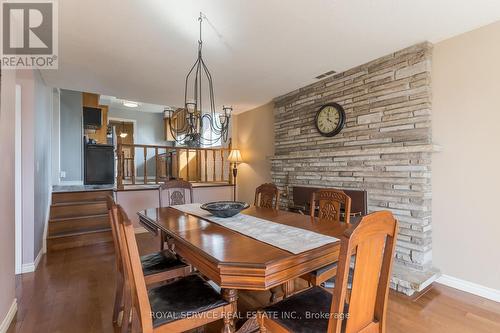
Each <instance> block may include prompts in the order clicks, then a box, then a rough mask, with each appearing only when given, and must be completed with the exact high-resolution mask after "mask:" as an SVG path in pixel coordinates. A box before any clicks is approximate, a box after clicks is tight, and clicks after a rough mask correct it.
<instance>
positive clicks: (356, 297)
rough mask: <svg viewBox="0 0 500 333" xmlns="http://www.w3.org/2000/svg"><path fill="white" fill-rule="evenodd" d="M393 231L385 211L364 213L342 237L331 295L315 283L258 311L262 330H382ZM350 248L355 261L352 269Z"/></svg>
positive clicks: (352, 332)
mask: <svg viewBox="0 0 500 333" xmlns="http://www.w3.org/2000/svg"><path fill="white" fill-rule="evenodd" d="M397 232H398V222H397V220H396V219H394V216H393V215H392V213H391V212H389V211H380V212H375V213H372V214H369V215H366V216H365V217H363V218H362V219H361V221H360V222H359V224H358V225H357V226H355V227H354V226H353V227H352V228H349V229H348V230H346V232H345V233H344V235H343V236H342V237H341V239H340V242H341V245H340V255H339V267H338V274H337V277H336V280H337V281H336V282H337V284H336V285H335V288H334V290H333V296H332V294H330V293H329V292H328V291H327V290H325V289H324V288H322V287H318V286H315V287H312V288H310V289H307V290H305V291H303V292H300V293H298V294H295V295H293V296H291V297H289V298H286V299H284V300H283V301H281V302H278V303H276V304H273V305H270V306H268V307H266V308H265V309H263V310H262V311H259V312H258V314H257V321H258V323H259V327H260V332H261V333H264V332H268V330H269V332H273V333H284V332H317V333H321V332H328V333H341V332H344V333H358V332H370V333H371V332H373V333H375V332H378V333H384V332H385V330H386V311H387V298H388V293H389V282H390V276H391V269H392V262H393V258H394V249H395V245H396V237H397ZM353 252H356V262H355V266H354V270H351V269H350V262H351V253H353ZM350 275H351V276H350ZM349 280H351V283H352V286H351V289H350V291H349V294H350V297H349V300H348V302H346V301H347V299H346V298H347V294H348V282H349ZM287 314H293V316H291V315H287Z"/></svg>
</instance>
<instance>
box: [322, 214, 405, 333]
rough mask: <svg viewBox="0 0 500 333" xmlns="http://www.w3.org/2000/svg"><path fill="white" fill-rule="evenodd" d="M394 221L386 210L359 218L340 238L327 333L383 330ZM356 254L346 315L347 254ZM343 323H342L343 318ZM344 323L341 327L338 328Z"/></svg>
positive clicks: (394, 227) (394, 242)
mask: <svg viewBox="0 0 500 333" xmlns="http://www.w3.org/2000/svg"><path fill="white" fill-rule="evenodd" d="M397 233H398V222H397V220H396V219H395V218H394V216H393V215H392V213H390V212H388V211H381V212H376V213H372V214H369V215H367V216H365V217H363V218H362V219H361V221H360V223H359V225H358V226H357V227H356V228H354V229H349V230H347V231H346V232H345V234H344V235H343V237H342V238H341V246H340V255H339V266H338V271H337V277H336V284H335V289H334V291H333V301H332V306H331V310H330V312H331V313H332V314H333V315H332V316H331V317H330V321H329V323H328V333H340V332H345V333H354V332H380V333H382V332H385V327H386V323H385V322H386V308H387V297H388V294H389V281H390V276H391V269H392V262H393V258H394V249H395V246H396V237H397ZM354 251H355V253H356V262H355V267H354V276H353V280H352V288H351V291H350V298H349V306H348V318H342V315H341V314H344V316H345V315H347V314H346V313H345V312H344V311H345V309H346V308H345V304H346V294H347V284H348V276H349V267H350V262H351V254H352V253H354ZM344 320H345V321H346V322H345V325H343V321H344ZM343 326H345V330H342V327H343Z"/></svg>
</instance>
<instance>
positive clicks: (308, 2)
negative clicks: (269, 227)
mask: <svg viewBox="0 0 500 333" xmlns="http://www.w3.org/2000/svg"><path fill="white" fill-rule="evenodd" d="M200 10H201V11H203V13H205V15H206V16H207V18H208V20H209V21H208V22H206V23H205V24H204V27H203V35H204V37H203V40H204V44H203V45H204V49H203V50H204V53H203V54H204V58H205V61H206V63H207V65H208V66H209V68H210V70H211V72H212V76H213V78H214V85H215V96H216V104H217V105H219V106H220V105H222V104H230V105H233V106H234V108H235V111H237V112H238V111H239V112H241V111H245V110H248V109H250V108H253V107H256V106H259V105H262V104H264V103H266V102H268V101H270V100H271V99H272V98H273V97H276V96H279V95H281V94H284V93H286V92H289V91H291V90H294V89H296V88H298V87H301V86H304V85H306V84H308V83H311V82H314V81H315V79H314V77H316V76H318V75H319V74H321V73H324V72H326V71H330V70H335V71H337V72H340V71H343V70H346V69H349V68H351V67H354V66H356V65H359V64H362V63H365V62H367V61H370V60H373V59H376V58H378V57H380V56H383V55H385V54H388V53H390V52H392V51H395V50H398V49H401V48H404V47H407V46H410V45H412V44H415V43H418V42H422V41H425V40H429V41H431V42H437V41H440V40H443V39H446V38H449V37H451V36H454V35H457V34H460V33H463V32H466V31H469V30H472V29H475V28H478V27H480V26H483V25H486V24H489V23H492V22H495V21H497V20H500V1H498V0H418V1H415V0H302V1H301V0H286V1H283V0H246V1H244V0H225V1H224V0H198V1H195V0H183V1H179V0H177V1H174V0H141V1H137V0H105V1H104V0H85V1H81V0H64V1H59V35H60V37H59V38H60V41H59V70H45V71H43V72H42V75H43V77H44V79H45V81H46V82H47V83H48V84H49V85H51V86H54V87H59V88H66V89H73V90H79V91H86V92H95V93H102V94H106V95H112V96H116V97H118V98H125V99H130V100H134V101H139V102H147V103H154V104H160V105H183V98H184V79H185V75H186V73H187V71H188V69H189V68H190V67H191V65H192V63H193V62H194V61H195V57H196V48H197V39H198V24H197V17H198V13H199V11H200ZM492 42H493V41H492ZM495 42H496V41H495Z"/></svg>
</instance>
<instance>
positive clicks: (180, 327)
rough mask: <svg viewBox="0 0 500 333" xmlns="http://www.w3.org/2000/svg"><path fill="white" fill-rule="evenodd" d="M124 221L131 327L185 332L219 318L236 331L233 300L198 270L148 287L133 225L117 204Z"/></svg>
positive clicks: (144, 332) (150, 331)
mask: <svg viewBox="0 0 500 333" xmlns="http://www.w3.org/2000/svg"><path fill="white" fill-rule="evenodd" d="M117 217H118V219H119V220H120V221H121V222H120V223H119V225H120V229H119V230H120V233H121V235H122V238H123V239H124V240H125V241H124V242H123V243H122V247H121V250H122V258H123V266H124V267H125V280H126V282H127V283H126V285H127V286H128V288H127V292H128V293H129V298H130V300H131V303H130V308H129V309H130V310H129V311H128V312H125V313H124V316H125V317H124V318H129V316H130V317H131V331H132V332H142V333H161V332H164V333H167V332H168V333H173V332H184V331H188V330H191V329H195V328H197V327H201V326H203V325H205V324H208V323H210V322H214V321H217V320H220V319H223V321H224V332H234V326H233V313H234V312H235V311H236V305H235V303H234V302H231V303H230V302H228V301H226V300H224V298H223V297H222V296H221V295H220V294H219V293H218V292H217V291H216V290H215V289H213V288H212V286H211V285H210V284H209V283H208V282H207V281H205V280H204V279H203V278H202V277H200V276H199V275H197V274H192V275H189V276H185V277H182V278H180V279H177V280H175V281H173V282H169V283H166V284H163V285H161V286H156V287H152V288H149V289H148V288H147V285H146V281H145V279H144V275H143V274H142V269H141V261H140V257H139V251H138V249H137V242H136V238H135V233H134V227H133V225H132V223H131V222H130V220H129V219H128V218H127V216H126V214H125V212H124V211H123V209H122V208H121V207H120V206H118V209H117Z"/></svg>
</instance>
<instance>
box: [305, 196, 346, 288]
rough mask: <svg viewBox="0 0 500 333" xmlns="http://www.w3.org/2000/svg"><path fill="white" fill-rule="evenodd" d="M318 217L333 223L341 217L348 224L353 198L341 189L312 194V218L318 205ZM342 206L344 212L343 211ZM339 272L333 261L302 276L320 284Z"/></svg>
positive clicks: (339, 220) (312, 282)
mask: <svg viewBox="0 0 500 333" xmlns="http://www.w3.org/2000/svg"><path fill="white" fill-rule="evenodd" d="M317 206H318V207H319V208H318V219H321V220H329V221H331V222H332V223H341V217H343V220H344V221H343V222H344V223H346V224H349V223H350V215H351V198H350V197H349V196H348V195H346V194H345V193H344V192H343V191H341V190H336V189H321V190H318V191H316V192H313V193H312V195H311V211H310V214H311V218H314V216H315V212H316V207H317ZM341 207H343V208H344V212H343V213H342V212H341ZM335 274H337V263H333V264H330V265H327V266H325V267H322V268H320V269H317V270H315V271H313V272H310V273H308V274H305V275H303V276H301V278H303V279H305V280H306V281H307V282H309V284H312V285H313V286H319V285H321V284H322V283H324V282H326V281H328V280H329V279H331V278H333V277H334V276H335Z"/></svg>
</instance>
